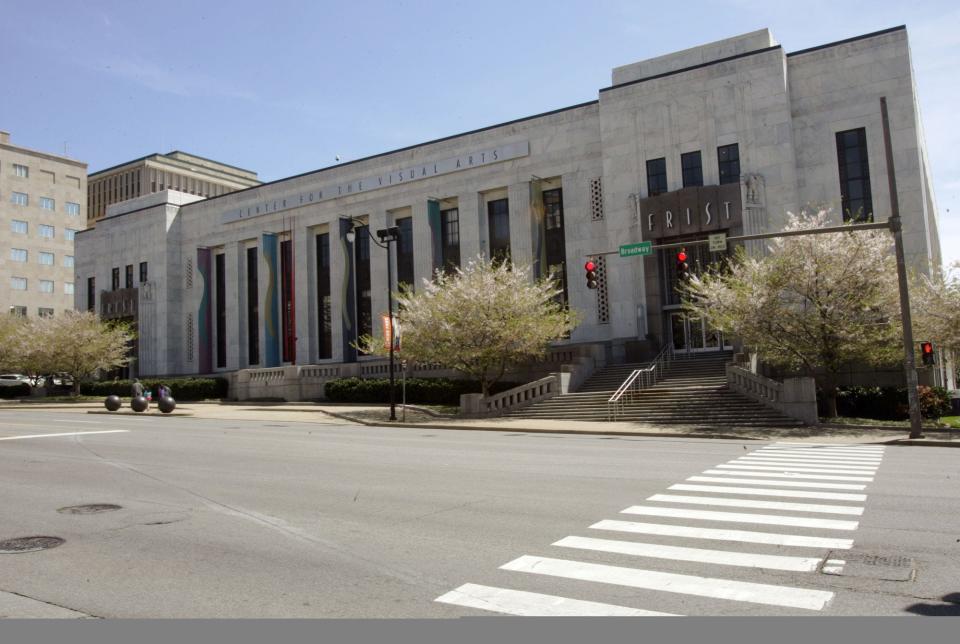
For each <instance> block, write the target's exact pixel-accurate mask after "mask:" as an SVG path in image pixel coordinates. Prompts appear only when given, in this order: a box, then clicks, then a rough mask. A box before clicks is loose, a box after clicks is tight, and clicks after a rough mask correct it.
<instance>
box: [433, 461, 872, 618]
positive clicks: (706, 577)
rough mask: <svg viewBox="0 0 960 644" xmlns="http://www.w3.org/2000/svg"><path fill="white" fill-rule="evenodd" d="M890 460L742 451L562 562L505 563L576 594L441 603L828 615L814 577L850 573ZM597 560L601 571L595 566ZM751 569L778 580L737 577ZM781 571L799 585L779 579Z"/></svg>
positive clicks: (611, 523)
mask: <svg viewBox="0 0 960 644" xmlns="http://www.w3.org/2000/svg"><path fill="white" fill-rule="evenodd" d="M883 456H884V447H883V446H874V445H843V444H835V443H829V444H826V443H825V444H820V443H789V442H780V443H774V444H771V445H767V446H764V447H762V448H760V449H757V450H754V451H751V452H745V453H744V455H743V456H741V457H739V458H736V459H733V460H731V461H729V462H727V463H723V464H719V465H716V466H714V467H712V468H710V469H707V470H704V471H703V472H701V473H700V474H698V475H694V476H690V477H688V478H687V479H686V481H684V482H682V483H677V484H674V485H671V486H669V488H668V489H667V490H666V491H665V492H664V493H658V494H654V495H652V496H650V497H648V498H647V499H645V500H644V502H643V503H638V504H636V505H631V506H629V507H627V508H625V509H623V510H621V511H620V514H621V515H623V518H620V519H612V518H608V519H603V520H600V521H598V522H596V523H594V524H592V525H590V526H588V530H590V531H593V532H592V533H588V534H589V535H590V536H587V535H583V534H581V535H570V536H566V537H564V538H562V539H559V540H557V541H555V542H553V543H552V544H550V547H551V550H550V552H551V554H554V553H555V554H556V557H554V556H539V555H531V554H524V555H522V556H520V557H518V558H516V559H514V560H512V561H509V562H507V563H505V564H503V565H502V566H500V570H503V571H509V572H511V573H523V575H522V576H520V577H518V576H516V575H512V576H510V577H509V579H510V580H515V579H518V578H523V579H530V580H531V581H530V584H529V585H530V586H531V587H532V588H533V589H542V588H541V586H542V584H534V583H533V579H552V580H554V582H556V584H559V585H560V587H562V588H567V587H569V590H570V592H569V593H567V592H564V595H563V596H560V595H553V594H545V593H541V592H533V590H531V589H529V588H528V589H525V588H518V587H500V586H488V585H482V584H474V583H466V584H463V585H462V586H460V587H458V588H456V589H454V590H451V591H450V592H447V593H445V594H443V595H441V596H440V597H437V598H436V600H435V601H437V602H440V603H443V604H449V605H454V606H460V607H465V608H473V609H480V610H484V611H489V612H493V613H502V614H509V615H535V616H548V615H567V616H576V615H580V616H604V615H611V616H631V615H634V616H653V615H665V616H670V615H679V614H681V613H680V612H674V607H675V606H680V607H681V608H682V607H683V606H684V605H688V606H689V605H693V604H690V603H689V601H690V600H691V599H692V598H697V599H698V601H699V602H702V601H704V600H706V601H708V602H711V601H712V600H716V602H717V603H716V604H715V605H714V604H712V603H708V604H707V608H705V609H701V611H700V612H704V611H706V612H708V613H712V614H735V613H737V611H738V606H752V607H761V608H762V607H771V606H773V607H777V609H778V610H787V611H791V610H792V611H796V610H800V611H801V612H806V611H820V610H823V608H824V607H826V606H827V605H828V604H829V603H830V601H831V600H832V599H833V598H834V593H833V592H832V591H829V590H823V589H819V588H816V587H815V586H816V583H817V579H818V577H817V575H819V573H820V572H823V573H827V574H838V573H839V572H841V571H842V569H843V566H844V560H842V559H834V558H830V559H827V557H828V555H829V554H830V552H831V551H842V550H849V549H851V548H852V547H853V545H854V540H853V539H851V538H849V537H850V536H852V533H854V532H855V531H856V530H857V528H858V527H859V522H860V518H861V517H862V515H863V512H864V505H863V504H864V503H865V502H866V500H867V495H866V493H865V492H866V489H867V487H868V486H869V484H870V483H872V482H873V480H874V476H875V474H876V473H877V471H878V470H879V468H880V465H881V463H882V460H883ZM634 519H636V520H634ZM741 528H743V529H741ZM746 528H750V529H746ZM553 548H556V549H557V550H553ZM743 549H745V550H743ZM764 550H766V551H764ZM591 553H592V556H595V557H602V559H603V563H598V562H596V561H590V560H588V559H589V558H590V556H591ZM638 561H640V562H642V563H639V564H638V563H637V562H638ZM614 564H615V565H614ZM697 565H699V567H698V568H696V569H695V572H696V573H697V574H691V566H697ZM750 570H752V571H762V572H763V574H764V576H765V577H766V576H767V575H768V574H769V575H770V576H776V577H777V582H778V583H758V582H756V581H746V580H744V579H743V578H742V577H743V576H744V574H743V572H741V573H737V571H750ZM701 571H703V574H700V573H701ZM497 574H498V575H499V574H501V573H497ZM738 575H739V577H740V578H738ZM784 575H790V576H789V577H788V580H789V581H790V583H786V584H784V583H779V582H780V580H781V579H782V578H783V576H784ZM528 576H529V577H528ZM568 582H569V583H568ZM576 582H580V583H576ZM583 582H587V583H596V584H602V585H603V586H602V588H604V589H608V588H624V587H625V588H631V589H637V590H638V591H640V592H638V593H637V594H636V595H633V594H631V595H629V596H635V597H638V598H642V600H641V601H648V602H650V604H651V605H646V606H626V605H617V604H612V603H607V602H598V601H588V600H586V599H584V598H582V594H583V593H584V592H588V591H587V590H586V588H587V587H586V586H584V584H583ZM792 584H796V585H792ZM506 585H510V584H505V586H506ZM513 585H516V584H513ZM577 593H581V598H578V597H576V594H577ZM568 594H569V595H571V596H567V595H568ZM606 594H609V593H606ZM678 598H680V601H679V602H678V601H677V599H678ZM684 598H687V599H684ZM696 605H703V604H702V603H697V604H696ZM663 609H667V610H663ZM695 612H696V611H695ZM683 614H689V613H683Z"/></svg>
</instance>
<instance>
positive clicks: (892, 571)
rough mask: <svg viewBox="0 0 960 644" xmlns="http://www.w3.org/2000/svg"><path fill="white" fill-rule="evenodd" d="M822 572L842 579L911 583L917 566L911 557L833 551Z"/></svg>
mask: <svg viewBox="0 0 960 644" xmlns="http://www.w3.org/2000/svg"><path fill="white" fill-rule="evenodd" d="M821 572H823V573H824V574H827V575H838V576H840V577H860V578H863V579H879V580H882V581H911V580H912V579H913V578H914V576H915V575H916V565H915V563H914V560H913V559H912V558H911V557H904V556H902V555H887V554H882V553H871V552H862V553H852V552H843V551H833V552H831V553H830V555H829V556H828V557H827V559H826V561H825V562H824V565H823V568H822V569H821Z"/></svg>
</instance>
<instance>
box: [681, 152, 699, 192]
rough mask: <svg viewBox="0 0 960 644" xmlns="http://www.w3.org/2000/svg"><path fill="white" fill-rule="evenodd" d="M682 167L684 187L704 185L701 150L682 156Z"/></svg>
mask: <svg viewBox="0 0 960 644" xmlns="http://www.w3.org/2000/svg"><path fill="white" fill-rule="evenodd" d="M680 167H681V168H682V169H683V187H684V188H689V187H691V186H702V185H703V161H702V160H701V158H700V150H697V151H696V152H687V153H686V154H681V155H680Z"/></svg>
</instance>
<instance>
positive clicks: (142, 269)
mask: <svg viewBox="0 0 960 644" xmlns="http://www.w3.org/2000/svg"><path fill="white" fill-rule="evenodd" d="M146 281H147V263H146V262H140V283H141V284H143V283H144V282H146Z"/></svg>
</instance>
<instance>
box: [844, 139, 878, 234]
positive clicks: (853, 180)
mask: <svg viewBox="0 0 960 644" xmlns="http://www.w3.org/2000/svg"><path fill="white" fill-rule="evenodd" d="M837 164H838V165H839V166H840V196H841V205H842V209H843V220H844V221H860V222H864V221H866V222H869V221H873V199H872V197H871V195H870V164H869V163H868V158H867V130H866V128H862V127H861V128H857V129H856V130H847V131H846V132H837Z"/></svg>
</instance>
